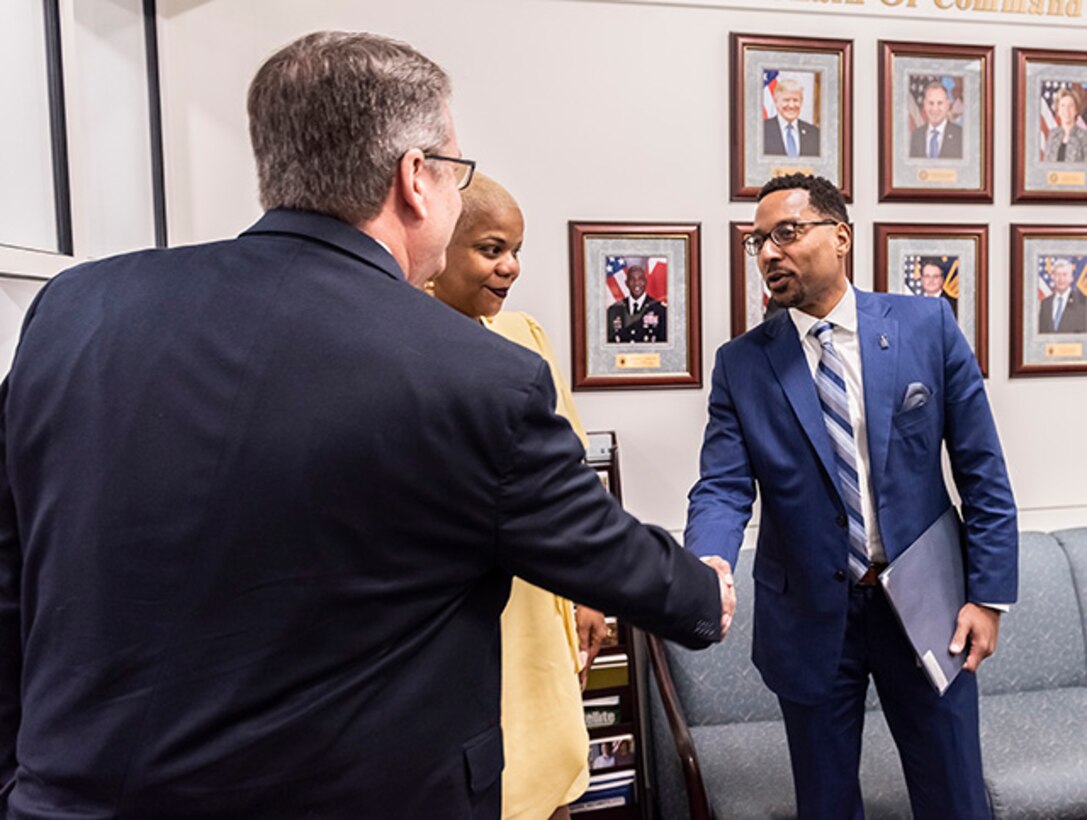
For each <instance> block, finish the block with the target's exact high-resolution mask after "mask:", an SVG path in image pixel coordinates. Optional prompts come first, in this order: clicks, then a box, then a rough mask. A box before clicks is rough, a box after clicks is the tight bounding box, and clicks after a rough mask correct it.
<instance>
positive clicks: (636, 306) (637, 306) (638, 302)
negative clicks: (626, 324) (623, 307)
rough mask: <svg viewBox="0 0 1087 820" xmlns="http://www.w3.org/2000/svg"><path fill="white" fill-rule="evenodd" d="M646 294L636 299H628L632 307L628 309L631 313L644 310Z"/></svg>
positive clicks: (630, 297) (631, 297)
mask: <svg viewBox="0 0 1087 820" xmlns="http://www.w3.org/2000/svg"><path fill="white" fill-rule="evenodd" d="M645 296H646V295H645V294H644V293H643V294H642V295H641V296H640V297H639V298H637V299H635V298H634V297H633V296H629V297H627V303H628V304H629V305H630V307H629V308H628V309H629V310H630V312H631V313H637V312H638V311H639V310H641V309H642V305H644V304H645Z"/></svg>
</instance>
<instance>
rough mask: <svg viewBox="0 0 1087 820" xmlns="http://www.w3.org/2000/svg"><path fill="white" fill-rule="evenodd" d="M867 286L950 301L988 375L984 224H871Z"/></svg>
mask: <svg viewBox="0 0 1087 820" xmlns="http://www.w3.org/2000/svg"><path fill="white" fill-rule="evenodd" d="M874 227H875V272H874V276H873V283H872V284H873V290H876V291H879V292H882V293H905V294H913V295H915V296H920V297H924V296H926V295H934V296H935V297H938V298H943V299H946V300H947V301H948V303H949V304H950V305H951V310H952V312H953V313H954V314H955V319H956V321H957V322H958V325H959V328H960V329H961V330H962V332H963V335H964V336H965V337H966V341H967V342H968V343H969V344H970V349H971V350H973V351H974V355H975V356H976V357H977V360H978V367H979V368H980V369H981V374H982V375H983V376H988V375H989V226H988V225H947V224H939V225H932V224H920V223H902V222H877V223H876V224H875V226H874Z"/></svg>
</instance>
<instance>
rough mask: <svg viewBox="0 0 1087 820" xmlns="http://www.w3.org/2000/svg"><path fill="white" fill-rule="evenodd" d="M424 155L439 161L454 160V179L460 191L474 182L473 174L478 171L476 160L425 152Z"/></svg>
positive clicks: (426, 157)
mask: <svg viewBox="0 0 1087 820" xmlns="http://www.w3.org/2000/svg"><path fill="white" fill-rule="evenodd" d="M423 157H424V158H425V159H436V160H438V161H439V162H452V163H453V180H454V181H455V182H456V183H457V190H458V191H463V190H464V189H465V188H467V187H468V186H469V185H471V184H472V176H473V174H475V172H476V161H475V160H474V159H463V158H462V157H443V156H442V155H441V154H423Z"/></svg>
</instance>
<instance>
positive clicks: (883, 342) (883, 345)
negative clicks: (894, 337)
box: [879, 333, 891, 350]
mask: <svg viewBox="0 0 1087 820" xmlns="http://www.w3.org/2000/svg"><path fill="white" fill-rule="evenodd" d="M890 346H891V343H890V342H889V341H888V340H887V334H886V333H881V334H879V347H880V350H886V349H887V348H889V347H890Z"/></svg>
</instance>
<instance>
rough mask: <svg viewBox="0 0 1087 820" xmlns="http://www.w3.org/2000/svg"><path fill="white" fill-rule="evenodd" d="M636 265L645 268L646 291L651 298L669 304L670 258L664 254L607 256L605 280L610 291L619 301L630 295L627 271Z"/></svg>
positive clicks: (614, 298)
mask: <svg viewBox="0 0 1087 820" xmlns="http://www.w3.org/2000/svg"><path fill="white" fill-rule="evenodd" d="M635 265H637V266H639V267H641V268H642V269H643V270H645V276H646V286H645V292H646V293H647V294H649V298H650V299H656V300H657V301H658V302H660V303H661V304H664V305H667V304H668V259H667V258H666V257H663V256H605V257H604V282H605V284H606V285H607V287H608V293H610V294H611V297H612V299H613V300H614V301H616V302H618V301H620V300H622V299H626V298H627V297H628V296H630V290H629V289H628V288H627V271H628V270H629V269H630V268H632V267H634V266H635Z"/></svg>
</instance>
